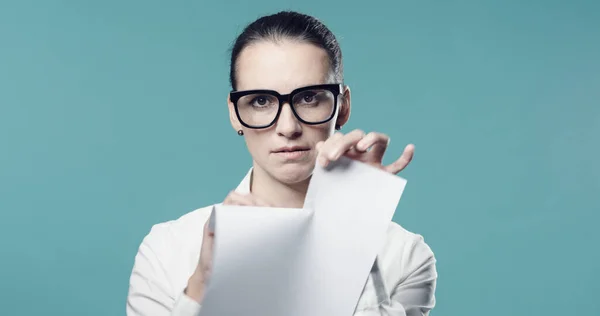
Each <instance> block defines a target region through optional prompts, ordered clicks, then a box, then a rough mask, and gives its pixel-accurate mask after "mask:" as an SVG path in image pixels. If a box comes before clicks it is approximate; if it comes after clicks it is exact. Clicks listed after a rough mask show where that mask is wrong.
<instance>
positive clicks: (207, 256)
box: [185, 191, 270, 304]
mask: <svg viewBox="0 0 600 316" xmlns="http://www.w3.org/2000/svg"><path fill="white" fill-rule="evenodd" d="M223 205H241V206H270V205H269V204H268V203H267V202H266V201H264V200H262V199H260V198H258V197H256V196H254V195H253V194H252V193H248V194H240V193H237V192H235V191H231V192H230V193H229V194H228V195H227V197H226V198H225V200H224V201H223ZM209 220H210V218H209V219H207V220H206V223H204V230H203V236H202V246H201V249H200V259H199V260H198V266H197V267H196V270H195V271H194V273H193V274H192V276H191V277H190V278H189V279H188V285H187V287H186V289H185V294H186V295H187V296H189V297H190V298H192V299H193V300H195V301H196V302H198V303H200V304H201V303H202V300H203V299H204V294H205V289H206V284H207V283H208V280H209V279H210V274H211V271H212V263H213V245H214V239H215V233H214V231H211V230H210V228H209V225H208V222H209Z"/></svg>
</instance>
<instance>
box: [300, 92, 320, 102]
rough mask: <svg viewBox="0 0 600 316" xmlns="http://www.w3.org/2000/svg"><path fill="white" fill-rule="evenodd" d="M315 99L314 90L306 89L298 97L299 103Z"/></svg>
mask: <svg viewBox="0 0 600 316" xmlns="http://www.w3.org/2000/svg"><path fill="white" fill-rule="evenodd" d="M316 99H317V93H315V92H314V91H307V92H304V93H303V94H302V96H301V97H300V102H301V103H314V102H315V101H317V100H316Z"/></svg>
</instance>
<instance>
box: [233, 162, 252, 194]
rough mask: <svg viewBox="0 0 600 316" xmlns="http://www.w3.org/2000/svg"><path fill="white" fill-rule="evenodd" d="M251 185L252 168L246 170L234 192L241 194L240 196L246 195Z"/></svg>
mask: <svg viewBox="0 0 600 316" xmlns="http://www.w3.org/2000/svg"><path fill="white" fill-rule="evenodd" d="M251 184H252V168H250V170H248V172H247V173H246V176H245V177H244V178H243V179H242V182H240V184H239V185H238V186H237V188H236V189H235V192H237V193H241V194H248V193H250V185H251Z"/></svg>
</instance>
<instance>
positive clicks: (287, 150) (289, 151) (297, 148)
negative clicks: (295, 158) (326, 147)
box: [273, 146, 310, 153]
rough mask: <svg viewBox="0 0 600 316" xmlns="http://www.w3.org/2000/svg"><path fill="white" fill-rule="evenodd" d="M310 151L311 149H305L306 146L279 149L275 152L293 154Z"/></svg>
mask: <svg viewBox="0 0 600 316" xmlns="http://www.w3.org/2000/svg"><path fill="white" fill-rule="evenodd" d="M308 150H310V148H309V147H304V146H292V147H281V148H278V149H276V150H274V151H273V152H274V153H291V152H296V151H308Z"/></svg>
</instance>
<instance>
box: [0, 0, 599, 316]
mask: <svg viewBox="0 0 600 316" xmlns="http://www.w3.org/2000/svg"><path fill="white" fill-rule="evenodd" d="M280 9H297V10H302V11H303V12H306V13H310V14H314V15H316V16H317V17H319V18H321V19H322V20H323V21H324V22H325V23H326V24H327V25H328V26H329V27H330V28H331V29H332V30H333V31H334V32H335V33H336V35H337V36H338V38H339V40H340V42H341V45H342V49H343V53H344V58H345V69H346V80H347V83H348V84H349V85H350V86H351V88H352V89H353V90H352V91H353V112H352V117H351V122H350V124H349V125H348V126H347V127H345V129H344V130H346V131H347V130H349V129H353V128H361V129H364V130H367V131H371V130H377V131H381V132H385V133H388V134H389V135H390V136H391V139H392V142H391V148H390V149H389V153H388V156H387V158H386V162H391V161H392V160H393V159H394V157H396V156H398V155H400V153H401V151H402V149H403V147H404V145H406V144H407V143H409V142H412V143H415V144H416V155H415V159H414V161H413V162H412V164H411V165H410V167H409V168H408V169H407V170H406V171H404V172H403V173H402V175H403V176H404V177H405V178H407V179H408V180H409V182H408V186H407V189H406V191H405V194H404V196H403V199H402V201H401V203H400V205H399V208H398V211H397V213H396V215H395V217H394V220H395V221H396V222H398V223H401V224H402V225H403V226H404V227H406V228H407V229H409V230H411V231H415V232H418V233H420V234H422V235H424V236H425V238H426V241H427V242H428V244H429V245H430V246H431V247H432V249H433V250H434V251H435V253H436V256H437V259H438V272H439V283H438V290H437V301H438V305H437V307H436V309H435V310H434V312H433V313H432V315H463V316H466V315H508V314H510V315H599V314H600V303H599V300H598V298H597V296H598V294H599V293H600V285H599V282H600V277H599V273H598V268H599V265H598V261H599V260H600V255H599V251H598V249H599V248H598V243H599V242H600V238H599V237H598V233H597V232H596V230H595V227H596V225H597V222H598V220H600V215H598V214H599V211H600V202H599V197H600V164H599V163H598V159H599V156H600V141H599V140H598V138H599V136H600V104H599V103H600V102H599V101H598V100H599V99H600V58H599V57H598V56H600V3H599V2H597V1H570V2H568V1H551V0H547V1H517V0H511V1H467V0H464V1H435V2H434V1H387V2H385V1H366V2H365V1H360V2H352V3H351V2H348V1H313V0H305V1H302V2H298V1H289V0H288V1H260V2H258V1H226V2H223V3H218V2H217V1H213V2H207V1H171V2H167V1H148V0H146V1H115V0H104V1H94V2H92V1H27V0H22V1H6V0H3V1H0V212H1V213H0V225H1V226H0V228H1V229H0V243H1V246H2V247H1V249H2V254H1V261H0V306H2V307H1V310H2V312H1V313H2V314H3V315H65V316H67V315H92V316H93V315H124V313H125V312H124V311H125V299H126V294H127V287H128V281H129V274H130V271H131V267H132V264H133V258H134V255H135V252H136V250H137V247H138V245H139V243H140V241H141V239H142V238H143V236H144V235H145V234H146V233H148V231H149V229H150V227H151V225H153V224H155V223H158V222H162V221H166V220H170V219H175V218H177V217H179V216H181V215H183V214H184V213H186V212H189V211H191V210H193V209H196V208H199V207H202V206H205V205H208V204H211V203H215V202H220V201H221V200H222V199H223V198H224V197H225V195H226V194H227V192H228V191H229V190H231V189H233V188H234V187H235V186H236V185H237V184H238V182H239V181H240V180H241V179H242V177H243V176H244V175H245V172H246V171H247V170H248V168H249V167H250V157H249V155H248V153H247V151H246V148H245V145H244V143H243V140H242V138H240V137H238V136H237V135H236V134H235V132H234V131H233V130H232V128H231V126H230V125H229V121H228V117H227V110H226V103H225V101H226V96H227V92H228V91H229V86H228V82H227V74H228V48H229V47H230V44H231V42H232V41H233V40H234V38H235V36H236V35H237V34H238V32H239V31H240V30H241V29H242V27H243V26H244V25H245V24H246V23H248V22H250V21H251V20H253V19H254V18H256V17H258V16H259V15H261V14H266V13H272V12H275V11H277V10H280ZM199 225H201V224H200V223H199Z"/></svg>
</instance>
